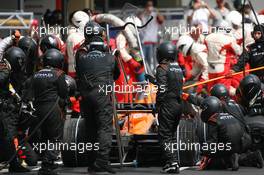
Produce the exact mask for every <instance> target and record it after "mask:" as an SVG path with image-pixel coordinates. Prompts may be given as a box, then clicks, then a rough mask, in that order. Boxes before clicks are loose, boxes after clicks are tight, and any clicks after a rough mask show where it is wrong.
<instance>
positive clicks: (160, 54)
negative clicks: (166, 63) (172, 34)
mask: <svg viewBox="0 0 264 175" xmlns="http://www.w3.org/2000/svg"><path fill="white" fill-rule="evenodd" d="M157 59H158V62H159V63H160V62H161V61H163V60H173V61H174V60H176V59H177V49H176V47H175V45H173V44H172V43H171V42H169V41H165V42H163V43H161V44H160V45H159V46H158V48H157Z"/></svg>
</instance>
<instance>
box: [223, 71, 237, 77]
mask: <svg viewBox="0 0 264 175" xmlns="http://www.w3.org/2000/svg"><path fill="white" fill-rule="evenodd" d="M234 73H235V71H234V70H230V72H229V73H228V74H226V75H225V77H226V78H232V77H233V74H234Z"/></svg>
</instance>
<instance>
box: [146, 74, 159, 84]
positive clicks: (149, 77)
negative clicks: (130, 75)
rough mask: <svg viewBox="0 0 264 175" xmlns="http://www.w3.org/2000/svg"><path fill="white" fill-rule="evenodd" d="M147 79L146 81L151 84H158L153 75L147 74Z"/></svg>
mask: <svg viewBox="0 0 264 175" xmlns="http://www.w3.org/2000/svg"><path fill="white" fill-rule="evenodd" d="M145 78H146V80H149V82H151V83H152V84H157V80H156V78H155V77H153V76H152V75H149V74H145Z"/></svg>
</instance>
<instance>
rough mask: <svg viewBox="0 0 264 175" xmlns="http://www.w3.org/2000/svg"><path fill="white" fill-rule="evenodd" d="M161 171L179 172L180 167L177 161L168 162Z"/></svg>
mask: <svg viewBox="0 0 264 175" xmlns="http://www.w3.org/2000/svg"><path fill="white" fill-rule="evenodd" d="M161 173H169V174H179V173H180V167H179V164H178V163H177V162H172V163H167V164H166V165H165V166H164V167H163V168H162V170H161Z"/></svg>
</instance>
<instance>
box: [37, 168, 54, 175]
mask: <svg viewBox="0 0 264 175" xmlns="http://www.w3.org/2000/svg"><path fill="white" fill-rule="evenodd" d="M38 175H58V173H57V172H55V171H53V170H52V169H50V168H40V169H39V171H38Z"/></svg>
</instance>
